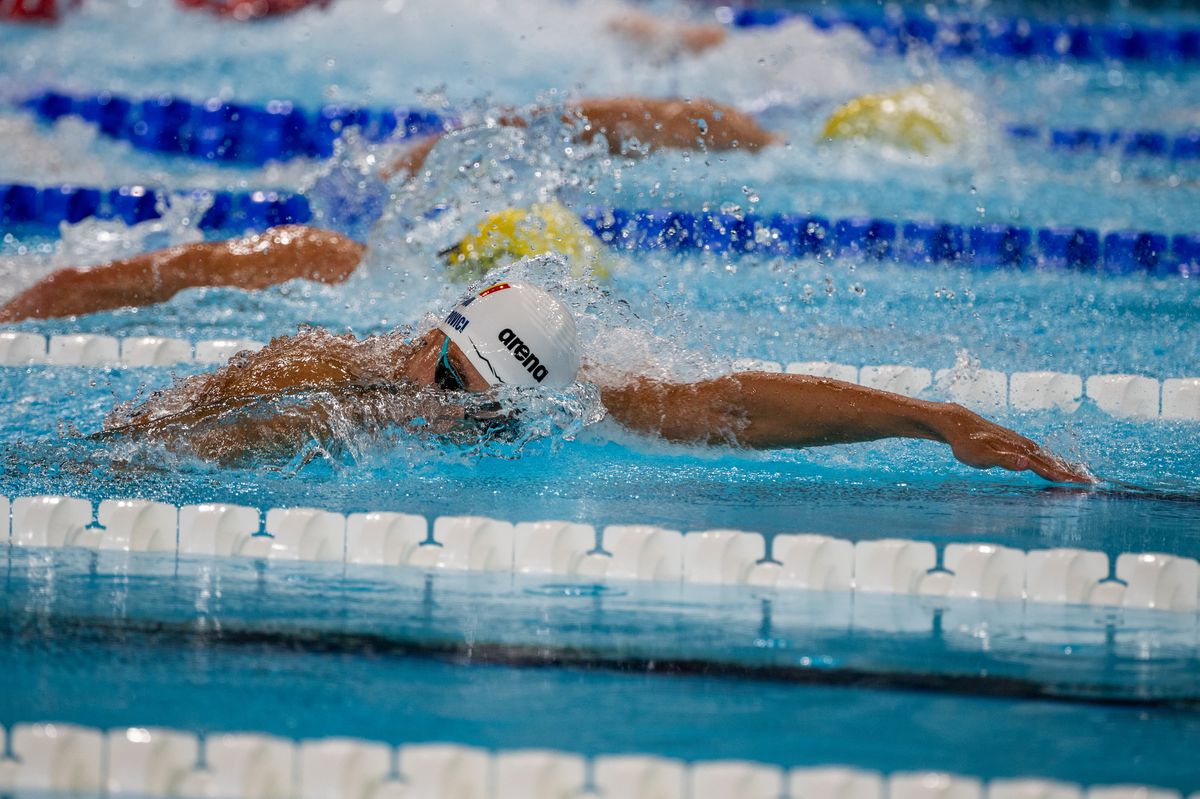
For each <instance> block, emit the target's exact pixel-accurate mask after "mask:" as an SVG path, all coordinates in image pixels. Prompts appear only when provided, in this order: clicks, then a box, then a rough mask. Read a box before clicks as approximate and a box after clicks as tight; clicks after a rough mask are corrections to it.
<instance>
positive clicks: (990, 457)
mask: <svg viewBox="0 0 1200 799" xmlns="http://www.w3.org/2000/svg"><path fill="white" fill-rule="evenodd" d="M944 408H945V411H944V413H943V414H942V420H943V421H942V423H941V424H939V425H938V429H939V432H940V433H941V435H942V438H943V440H944V441H945V442H946V443H947V444H949V445H950V449H951V451H953V452H954V457H956V458H958V459H959V460H960V461H962V462H963V463H965V464H967V465H968V466H974V467H975V468H976V469H991V468H992V467H995V466H998V467H1000V468H1001V469H1008V470H1010V471H1014V472H1023V471H1026V470H1029V471H1032V472H1033V473H1034V474H1037V475H1038V476H1040V477H1043V478H1045V479H1047V480H1050V481H1051V482H1055V483H1094V482H1096V479H1095V478H1094V477H1092V475H1090V474H1089V473H1088V472H1087V470H1086V469H1084V468H1083V467H1082V466H1079V465H1075V464H1070V463H1067V462H1066V461H1064V460H1063V459H1061V458H1059V457H1058V456H1057V455H1054V454H1053V453H1050V452H1048V451H1046V450H1045V449H1043V448H1042V447H1040V446H1038V445H1037V444H1036V443H1034V442H1033V441H1030V440H1029V439H1028V438H1025V437H1024V436H1022V435H1020V434H1018V433H1015V432H1013V431H1012V430H1009V429H1008V428H1006V427H1001V426H1000V425H998V424H994V423H992V422H989V421H988V420H986V419H984V418H983V417H981V416H979V415H978V414H976V413H973V412H972V411H969V410H967V409H966V408H964V407H962V406H960V405H946V406H944Z"/></svg>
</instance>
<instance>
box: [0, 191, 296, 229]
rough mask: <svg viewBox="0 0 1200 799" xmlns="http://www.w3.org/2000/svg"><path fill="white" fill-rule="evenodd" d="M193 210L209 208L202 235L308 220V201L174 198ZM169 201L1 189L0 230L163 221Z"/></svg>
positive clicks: (256, 194)
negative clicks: (184, 200) (197, 206)
mask: <svg viewBox="0 0 1200 799" xmlns="http://www.w3.org/2000/svg"><path fill="white" fill-rule="evenodd" d="M180 195H188V196H190V198H191V199H192V200H193V201H194V202H197V204H200V203H205V204H207V210H206V211H205V212H204V213H203V215H202V216H201V218H200V220H199V223H198V224H199V227H200V228H201V229H202V230H213V231H241V230H265V229H266V228H268V227H272V226H274V225H285V224H291V223H303V222H308V221H309V220H311V219H312V210H311V209H310V207H309V204H308V199H307V198H306V197H304V196H303V195H300V194H281V193H278V192H273V191H250V192H228V191H215V192H210V191H203V190H196V191H190V192H178V193H176V195H175V196H180ZM171 197H172V195H171V194H170V193H168V192H164V191H161V190H155V189H153V188H149V187H146V186H120V187H118V188H115V189H108V190H104V189H96V188H87V187H80V186H47V187H44V188H38V187H36V186H28V185H23V184H2V183H0V227H3V226H17V225H24V226H29V227H33V228H52V229H57V228H58V225H59V224H60V223H62V222H67V223H70V224H75V223H77V222H81V221H83V220H84V219H88V218H92V217H95V218H97V219H119V220H121V221H122V222H124V223H125V224H127V225H136V224H138V223H139V222H145V221H147V220H150V219H158V218H159V217H161V216H162V207H163V206H169V205H170V204H171Z"/></svg>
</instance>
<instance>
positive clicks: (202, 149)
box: [23, 91, 1200, 165]
mask: <svg viewBox="0 0 1200 799" xmlns="http://www.w3.org/2000/svg"><path fill="white" fill-rule="evenodd" d="M23 105H24V106H25V107H26V108H27V109H29V110H31V111H33V112H34V113H35V114H36V115H37V116H38V117H39V118H40V119H42V120H44V121H47V122H56V121H58V120H59V119H62V118H63V117H68V116H71V117H78V118H80V119H83V120H85V121H87V122H90V123H92V124H94V125H95V126H96V127H97V129H98V130H99V131H100V132H101V133H102V134H104V135H106V136H110V137H112V138H117V139H121V140H123V141H128V142H129V143H130V144H131V145H133V146H134V147H135V148H137V149H139V150H146V151H149V152H158V153H170V154H176V155H187V156H191V157H193V158H198V159H200V160H207V161H213V162H216V163H228V164H249V165H262V164H265V163H267V162H268V161H286V160H290V159H292V158H296V157H300V156H305V157H309V158H326V157H328V156H329V155H331V154H332V153H333V143H334V142H335V141H336V140H337V138H338V136H340V135H341V133H342V131H343V130H345V129H346V128H348V127H352V126H357V127H358V128H359V129H360V130H361V131H362V132H363V135H364V136H365V137H366V138H367V140H368V141H382V140H383V139H386V138H388V137H390V136H398V137H415V136H423V135H428V134H432V133H437V132H440V131H444V130H446V129H447V127H448V126H451V125H453V124H454V120H453V119H451V118H450V117H448V116H446V115H443V114H441V113H439V112H436V111H431V110H428V109H418V108H386V109H368V108H353V107H349V106H336V105H329V106H325V107H323V108H322V109H320V110H319V111H315V112H310V111H304V110H302V109H298V108H296V107H295V106H293V105H292V104H291V103H289V102H286V101H282V100H276V101H271V102H269V103H266V104H264V105H252V104H247V103H226V102H223V101H220V100H207V101H204V102H202V103H195V102H191V101H189V100H184V99H181V98H178V97H174V96H171V95H161V96H158V97H154V98H151V99H147V100H136V99H130V98H127V97H121V96H119V95H114V94H110V93H100V94H93V95H80V96H73V95H70V94H64V93H63V92H59V91H45V92H42V93H40V94H36V95H34V96H32V97H30V98H28V99H26V100H25V101H24V103H23ZM1006 132H1007V133H1008V135H1009V136H1010V137H1011V138H1013V139H1015V140H1019V141H1028V142H1037V143H1039V144H1042V145H1044V146H1047V147H1049V148H1050V149H1052V150H1057V151H1064V150H1065V151H1072V152H1093V153H1099V152H1109V151H1113V150H1119V151H1121V152H1123V153H1124V154H1126V155H1130V156H1155V157H1164V158H1170V159H1172V160H1176V161H1183V160H1197V159H1200V129H1196V130H1189V131H1185V132H1183V133H1177V134H1176V133H1168V132H1165V131H1158V130H1132V131H1121V130H1097V129H1093V128H1085V127H1080V128H1043V127H1040V126H1036V125H1029V124H1021V123H1017V124H1012V125H1009V126H1008V127H1007V128H1006Z"/></svg>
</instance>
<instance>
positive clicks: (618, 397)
mask: <svg viewBox="0 0 1200 799" xmlns="http://www.w3.org/2000/svg"><path fill="white" fill-rule="evenodd" d="M601 397H602V399H603V402H604V405H605V407H606V408H607V409H608V411H609V413H611V414H612V416H613V418H614V419H616V420H617V421H618V422H620V423H621V424H623V425H625V426H626V427H629V428H631V429H633V430H636V431H638V432H642V433H650V434H657V435H661V436H662V437H663V438H666V439H669V440H671V441H681V442H695V443H710V444H720V443H725V444H735V445H739V446H743V447H752V448H756V449H774V448H784V447H789V448H790V447H811V446H821V445H825V444H845V443H852V442H856V441H872V440H875V439H879V438H891V437H901V438H924V439H929V440H931V441H940V442H943V443H945V444H948V445H949V446H950V448H951V450H952V451H953V452H954V455H955V457H956V458H958V459H959V460H960V461H962V462H963V463H965V464H967V465H969V466H974V467H976V468H979V469H988V468H991V467H993V466H999V467H1001V468H1003V469H1010V470H1012V471H1023V470H1026V469H1030V470H1032V471H1034V472H1035V473H1037V474H1039V475H1041V476H1042V477H1044V478H1046V479H1047V480H1052V481H1055V482H1064V483H1084V482H1092V479H1091V477H1090V476H1088V475H1087V474H1086V473H1085V472H1084V471H1082V470H1081V469H1079V468H1076V467H1072V466H1070V465H1069V464H1066V463H1064V462H1062V461H1060V460H1059V459H1058V458H1056V457H1055V456H1054V455H1052V454H1050V453H1048V452H1046V451H1045V450H1043V449H1042V448H1041V447H1039V446H1038V445H1037V444H1035V443H1034V442H1033V441H1030V440H1029V439H1027V438H1025V437H1023V436H1021V435H1018V434H1017V433H1014V432H1013V431H1011V430H1009V429H1007V428H1004V427H1001V426H1000V425H997V424H993V423H992V422H989V421H987V420H986V419H984V418H982V417H980V416H979V415H978V414H975V413H973V412H971V411H969V410H967V409H966V408H963V407H962V406H960V405H955V404H951V403H940V402H927V401H924V400H918V399H912V398H910V397H905V396H901V395H899V394H892V393H889V392H886V391H877V390H875V389H871V388H866V387H864V386H858V385H854V384H852V383H845V382H842V381H840V380H830V379H827V378H820V377H809V376H806V375H780V374H767V373H762V372H746V373H742V374H737V375H731V376H729V377H722V378H718V379H715V380H705V381H701V382H698V383H688V384H679V383H664V382H660V381H656V380H649V379H645V378H643V379H639V380H635V381H633V382H630V383H628V384H626V385H623V386H620V387H614V388H602V389H601Z"/></svg>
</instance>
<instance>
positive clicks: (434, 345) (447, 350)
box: [406, 330, 491, 392]
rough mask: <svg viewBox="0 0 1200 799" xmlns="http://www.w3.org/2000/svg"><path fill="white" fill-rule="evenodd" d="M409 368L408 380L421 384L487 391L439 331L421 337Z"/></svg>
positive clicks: (464, 358)
mask: <svg viewBox="0 0 1200 799" xmlns="http://www.w3.org/2000/svg"><path fill="white" fill-rule="evenodd" d="M422 342H423V343H422V344H421V345H419V346H418V348H417V351H416V353H414V355H413V359H412V361H411V362H410V365H409V368H408V369H407V370H406V373H407V376H408V377H409V379H411V380H413V381H414V382H416V383H420V384H421V385H426V386H432V387H434V388H440V389H442V390H445V391H472V392H480V391H487V390H488V389H489V388H491V385H490V384H489V383H488V381H487V380H485V379H484V378H483V375H481V374H480V373H479V370H478V369H476V368H475V367H474V366H472V365H471V362H470V361H468V360H467V358H466V356H465V355H463V353H462V350H460V349H459V348H458V345H457V344H455V343H454V342H453V341H448V339H447V337H446V334H445V333H443V332H442V331H440V330H430V331H429V332H428V333H426V334H425V335H424V336H423V337H422Z"/></svg>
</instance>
